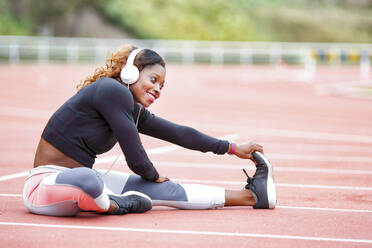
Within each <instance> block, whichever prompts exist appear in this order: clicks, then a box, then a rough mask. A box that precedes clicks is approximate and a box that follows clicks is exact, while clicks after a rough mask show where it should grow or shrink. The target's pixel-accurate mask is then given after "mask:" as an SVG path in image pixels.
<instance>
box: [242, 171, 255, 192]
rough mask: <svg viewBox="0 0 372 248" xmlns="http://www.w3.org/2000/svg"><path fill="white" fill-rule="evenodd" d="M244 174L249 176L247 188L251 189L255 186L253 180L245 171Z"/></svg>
mask: <svg viewBox="0 0 372 248" xmlns="http://www.w3.org/2000/svg"><path fill="white" fill-rule="evenodd" d="M243 172H244V174H245V175H246V176H247V185H245V188H246V189H250V187H251V185H252V184H253V179H252V178H251V177H250V176H249V175H248V173H247V172H246V171H245V170H244V169H243Z"/></svg>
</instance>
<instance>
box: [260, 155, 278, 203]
mask: <svg viewBox="0 0 372 248" xmlns="http://www.w3.org/2000/svg"><path fill="white" fill-rule="evenodd" d="M256 153H257V155H259V156H260V157H261V158H262V159H263V160H264V161H265V164H266V165H267V168H268V175H267V183H266V190H267V199H268V202H269V208H275V206H276V190H275V185H274V178H273V167H272V165H271V164H270V162H269V160H267V159H266V158H265V156H264V155H263V154H262V153H260V152H256Z"/></svg>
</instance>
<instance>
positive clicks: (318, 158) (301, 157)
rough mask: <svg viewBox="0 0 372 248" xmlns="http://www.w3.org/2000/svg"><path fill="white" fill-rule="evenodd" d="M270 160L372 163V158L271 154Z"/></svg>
mask: <svg viewBox="0 0 372 248" xmlns="http://www.w3.org/2000/svg"><path fill="white" fill-rule="evenodd" d="M269 156H270V159H276V160H301V161H302V160H304V161H325V162H355V163H372V157H356V156H352V157H351V156H347V157H346V156H329V155H300V154H278V153H276V154H271V153H270V154H269Z"/></svg>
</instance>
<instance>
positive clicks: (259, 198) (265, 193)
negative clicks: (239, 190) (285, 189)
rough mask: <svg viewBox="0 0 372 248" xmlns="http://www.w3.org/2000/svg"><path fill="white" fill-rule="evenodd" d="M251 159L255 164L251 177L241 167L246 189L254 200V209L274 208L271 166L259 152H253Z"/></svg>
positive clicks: (274, 198) (274, 196) (274, 195)
mask: <svg viewBox="0 0 372 248" xmlns="http://www.w3.org/2000/svg"><path fill="white" fill-rule="evenodd" d="M252 155H253V159H254V161H255V164H256V173H255V174H254V176H253V178H251V177H249V176H248V174H247V172H246V171H245V170H244V169H243V171H244V173H245V174H246V176H247V177H248V178H247V185H245V188H246V189H249V190H250V191H251V192H252V195H253V197H254V198H255V200H256V204H255V205H254V206H253V208H254V209H264V208H275V205H276V191H275V185H274V179H273V167H272V166H271V164H270V163H269V161H268V160H267V159H266V158H265V157H264V155H262V153H260V152H253V153H252Z"/></svg>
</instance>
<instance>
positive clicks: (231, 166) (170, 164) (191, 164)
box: [152, 160, 372, 175]
mask: <svg viewBox="0 0 372 248" xmlns="http://www.w3.org/2000/svg"><path fill="white" fill-rule="evenodd" d="M152 162H153V164H154V165H155V166H156V167H158V166H159V167H177V168H178V167H179V168H199V169H203V168H210V169H229V170H241V169H242V168H245V169H248V170H252V171H254V170H255V168H256V167H255V166H254V165H253V164H247V165H243V164H225V163H223V164H216V163H194V162H177V161H156V160H152ZM274 171H284V172H287V171H293V172H305V173H326V174H348V175H349V174H354V175H372V170H350V169H323V168H306V167H303V168H301V167H281V166H275V167H274Z"/></svg>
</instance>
